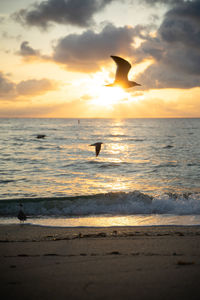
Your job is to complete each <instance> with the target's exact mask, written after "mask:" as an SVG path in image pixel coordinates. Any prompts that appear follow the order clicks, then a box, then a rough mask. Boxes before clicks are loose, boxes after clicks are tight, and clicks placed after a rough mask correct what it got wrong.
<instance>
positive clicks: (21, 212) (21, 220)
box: [17, 203, 27, 222]
mask: <svg viewBox="0 0 200 300" xmlns="http://www.w3.org/2000/svg"><path fill="white" fill-rule="evenodd" d="M19 206H20V210H19V212H18V215H17V217H18V219H19V220H20V222H24V221H26V219H27V218H26V215H25V213H24V210H23V205H22V204H21V203H20V205H19Z"/></svg>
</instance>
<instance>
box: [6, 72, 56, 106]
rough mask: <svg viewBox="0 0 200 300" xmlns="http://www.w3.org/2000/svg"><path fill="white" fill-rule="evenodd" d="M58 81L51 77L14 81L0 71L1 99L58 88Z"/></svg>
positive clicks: (35, 94) (32, 94) (43, 92)
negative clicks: (50, 78)
mask: <svg viewBox="0 0 200 300" xmlns="http://www.w3.org/2000/svg"><path fill="white" fill-rule="evenodd" d="M57 88H58V83H57V82H55V81H52V80H49V79H29V80H24V81H21V82H19V83H14V82H12V81H11V80H10V79H9V78H8V76H6V75H5V74H3V73H2V72H0V99H1V100H15V99H16V98H18V97H20V96H25V95H26V96H27V95H29V96H37V95H41V94H45V93H46V92H48V91H51V90H56V89H57Z"/></svg>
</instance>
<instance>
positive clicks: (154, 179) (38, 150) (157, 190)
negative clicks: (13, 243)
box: [0, 119, 200, 226]
mask: <svg viewBox="0 0 200 300" xmlns="http://www.w3.org/2000/svg"><path fill="white" fill-rule="evenodd" d="M37 135H45V137H44V138H41V139H38V138H37ZM0 141H1V143H0V224H8V223H9V224H10V223H18V219H17V217H16V216H17V213H18V210H19V203H22V204H23V207H24V211H25V213H26V215H27V216H28V220H27V223H30V224H38V225H51V226H120V225H126V226H132V225H174V224H175V225H195V224H200V119H120V120H119V119H80V120H78V119H0ZM96 142H102V143H103V144H102V148H101V151H100V154H99V156H98V157H96V156H95V148H94V147H92V146H90V144H93V143H96Z"/></svg>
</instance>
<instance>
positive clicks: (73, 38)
mask: <svg viewBox="0 0 200 300" xmlns="http://www.w3.org/2000/svg"><path fill="white" fill-rule="evenodd" d="M144 29H145V28H144V27H143V26H137V27H135V28H132V27H128V26H124V27H115V26H114V25H112V24H107V25H106V26H105V28H104V29H103V30H102V31H101V32H99V33H95V32H94V31H92V30H88V31H85V32H83V33H82V34H70V35H68V36H66V37H64V38H62V39H60V40H59V41H58V43H57V45H56V46H55V48H54V54H53V60H54V61H55V62H58V63H61V64H63V65H65V66H66V68H67V69H70V70H73V71H82V72H84V71H97V70H98V69H99V68H100V66H101V63H102V62H103V61H105V60H107V59H109V57H110V55H112V54H115V55H125V56H129V55H130V54H131V52H132V43H133V41H134V38H135V37H138V36H140V37H143V34H142V32H143V31H144Z"/></svg>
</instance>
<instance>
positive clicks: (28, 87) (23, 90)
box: [16, 79, 57, 95]
mask: <svg viewBox="0 0 200 300" xmlns="http://www.w3.org/2000/svg"><path fill="white" fill-rule="evenodd" d="M56 88H57V83H56V82H54V81H52V80H49V79H39V80H38V79H30V80H25V81H21V82H20V83H18V84H17V86H16V89H17V92H18V94H19V95H39V94H44V93H46V92H49V91H51V90H55V89H56Z"/></svg>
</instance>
